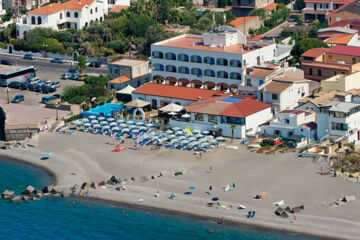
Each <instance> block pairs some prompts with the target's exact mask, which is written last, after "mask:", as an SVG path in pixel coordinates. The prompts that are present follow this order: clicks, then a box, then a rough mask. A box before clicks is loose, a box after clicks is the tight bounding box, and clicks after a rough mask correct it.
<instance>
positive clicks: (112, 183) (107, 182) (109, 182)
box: [106, 179, 114, 185]
mask: <svg viewBox="0 0 360 240" xmlns="http://www.w3.org/2000/svg"><path fill="white" fill-rule="evenodd" d="M106 184H107V185H114V182H113V181H112V180H111V179H109V180H107V181H106Z"/></svg>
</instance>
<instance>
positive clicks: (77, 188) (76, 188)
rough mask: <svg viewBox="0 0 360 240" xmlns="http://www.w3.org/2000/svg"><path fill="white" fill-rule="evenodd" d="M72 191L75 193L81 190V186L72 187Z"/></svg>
mask: <svg viewBox="0 0 360 240" xmlns="http://www.w3.org/2000/svg"><path fill="white" fill-rule="evenodd" d="M72 189H73V190H75V191H78V190H80V187H79V185H77V184H75V185H74V186H72Z"/></svg>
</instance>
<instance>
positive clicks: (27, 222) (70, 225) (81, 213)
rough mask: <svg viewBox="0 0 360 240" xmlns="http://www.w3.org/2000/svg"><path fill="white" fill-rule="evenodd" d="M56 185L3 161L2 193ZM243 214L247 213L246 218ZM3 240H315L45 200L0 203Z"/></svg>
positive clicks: (35, 171)
mask: <svg viewBox="0 0 360 240" xmlns="http://www.w3.org/2000/svg"><path fill="white" fill-rule="evenodd" d="M52 183H53V179H52V177H51V176H50V175H49V174H48V173H47V172H45V171H43V170H41V169H38V168H34V167H32V166H29V165H25V164H23V163H19V162H15V161H10V160H5V159H0V191H1V192H3V191H4V190H5V189H12V190H14V191H15V192H16V193H17V194H20V192H21V191H22V190H24V189H25V188H26V186H27V185H28V184H31V185H32V186H34V187H35V188H42V187H43V186H45V185H49V184H52ZM244 214H245V213H244ZM0 226H1V227H0V239H2V240H4V239H11V240H14V239H26V240H32V239H34V240H35V239H36V240H39V239H51V240H58V239H59V240H60V239H86V240H89V239H104V240H106V239H122V240H148V239H149V240H151V239H154V240H155V239H156V240H161V239H171V240H183V239H184V240H185V239H186V240H188V239H203V240H215V239H216V240H217V239H221V240H225V239H231V240H232V239H234V240H235V239H236V240H260V239H261V240H289V239H294V240H314V239H317V238H314V237H308V236H301V235H296V234H291V233H280V232H276V231H268V230H259V229H255V228H252V227H248V226H229V225H226V224H225V225H219V224H217V223H214V222H212V221H210V220H201V219H196V218H191V217H185V216H175V215H172V214H167V213H160V212H155V211H147V210H143V209H136V208H130V209H129V208H125V207H121V206H112V205H109V204H105V203H99V202H93V201H87V200H78V199H72V198H54V197H44V198H42V199H41V200H39V201H34V202H26V203H25V202H23V203H20V204H16V203H10V202H9V201H5V200H0Z"/></svg>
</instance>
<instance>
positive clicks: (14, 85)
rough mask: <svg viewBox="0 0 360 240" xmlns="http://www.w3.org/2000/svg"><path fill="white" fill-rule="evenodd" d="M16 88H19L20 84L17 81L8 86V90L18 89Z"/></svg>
mask: <svg viewBox="0 0 360 240" xmlns="http://www.w3.org/2000/svg"><path fill="white" fill-rule="evenodd" d="M18 86H20V83H19V82H18V81H12V82H11V83H9V85H8V87H10V88H19V87H18Z"/></svg>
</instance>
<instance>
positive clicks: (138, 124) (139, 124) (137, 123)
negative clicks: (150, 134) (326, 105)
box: [135, 122, 145, 126]
mask: <svg viewBox="0 0 360 240" xmlns="http://www.w3.org/2000/svg"><path fill="white" fill-rule="evenodd" d="M135 124H136V125H137V126H143V125H145V123H144V122H136V123H135Z"/></svg>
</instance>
